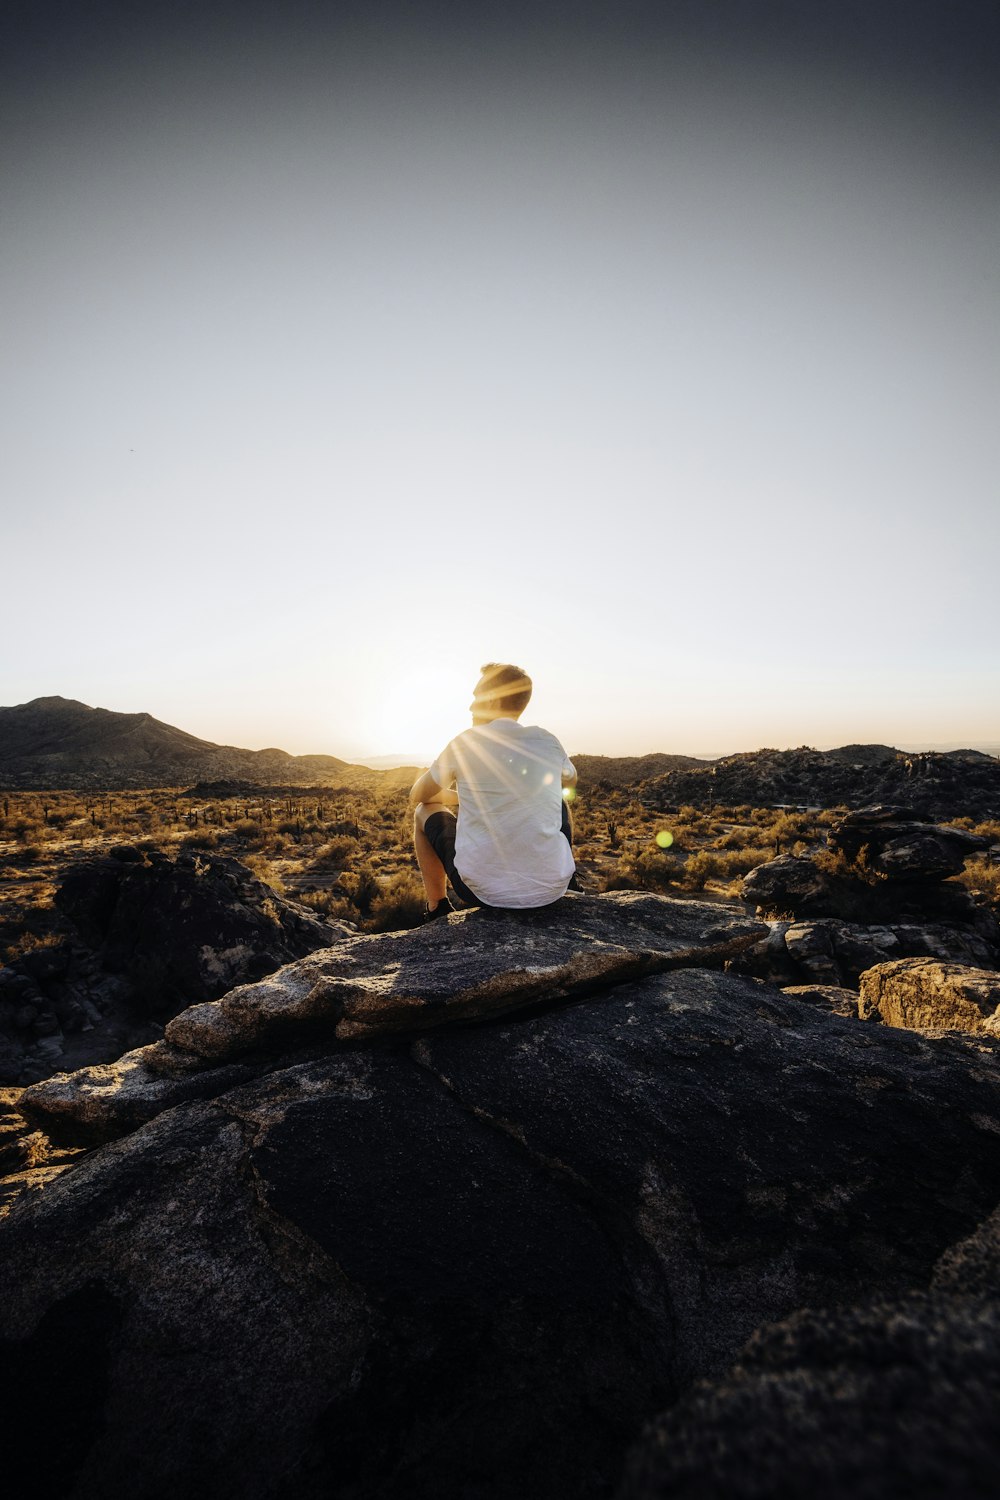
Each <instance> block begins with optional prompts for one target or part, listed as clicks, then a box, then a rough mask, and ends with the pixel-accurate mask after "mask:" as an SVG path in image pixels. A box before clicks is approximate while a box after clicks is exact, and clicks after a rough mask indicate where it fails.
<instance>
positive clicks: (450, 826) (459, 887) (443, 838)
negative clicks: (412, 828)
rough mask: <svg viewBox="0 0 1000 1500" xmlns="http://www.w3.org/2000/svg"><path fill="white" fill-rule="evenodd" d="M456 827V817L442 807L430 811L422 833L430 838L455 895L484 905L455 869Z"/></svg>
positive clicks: (466, 900) (475, 903)
mask: <svg viewBox="0 0 1000 1500" xmlns="http://www.w3.org/2000/svg"><path fill="white" fill-rule="evenodd" d="M457 828H458V819H457V818H456V816H455V814H454V813H453V812H449V811H448V809H447V808H445V807H443V808H442V809H441V811H440V812H436V813H431V815H430V817H429V818H428V819H427V822H426V823H425V824H424V833H425V834H426V835H427V837H428V839H429V840H430V845H431V848H432V849H433V850H434V853H435V854H436V855H437V857H438V859H439V860H440V861H441V863H442V864H443V865H444V869H445V874H446V875H447V876H448V879H449V880H450V881H451V885H452V889H453V890H454V892H455V894H456V896H460V897H461V898H462V900H463V901H464V902H465V904H466V905H467V906H484V905H485V902H483V901H480V899H479V897H478V896H477V895H476V893H475V891H472V890H470V889H469V887H468V886H467V885H466V883H465V881H464V880H463V879H462V877H461V875H460V874H459V873H458V871H457V870H456V869H455V832H456V830H457Z"/></svg>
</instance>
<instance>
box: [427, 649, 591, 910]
mask: <svg viewBox="0 0 1000 1500" xmlns="http://www.w3.org/2000/svg"><path fill="white" fill-rule="evenodd" d="M530 697H531V678H530V677H528V675H527V674H526V673H525V672H524V671H522V669H521V668H520V667H514V666H510V665H508V664H505V663H498V662H489V663H488V664H487V665H486V666H484V667H483V669H482V676H481V677H480V679H479V681H478V682H477V684H476V688H475V692H474V694H473V699H472V702H471V704H470V705H469V707H470V710H471V713H472V728H471V729H466V730H464V731H463V732H462V733H461V734H459V735H457V736H456V737H455V739H453V740H451V741H450V743H449V744H448V745H447V746H446V748H445V749H444V750H443V751H442V752H441V754H440V755H439V756H438V757H437V759H436V760H435V761H434V763H433V765H432V766H431V767H430V769H429V770H427V771H425V772H424V773H423V775H422V776H419V777H418V778H417V780H416V781H415V782H414V785H413V791H412V792H411V794H410V795H411V798H412V800H413V801H415V802H416V803H417V809H416V813H415V815H414V820H413V840H414V846H415V849H416V855H417V863H418V865H419V866H420V874H421V877H422V878H423V882H424V890H425V892H426V895H427V905H426V907H425V910H424V918H425V920H427V921H429V920H431V919H433V918H435V917H442V916H446V915H447V913H448V912H449V911H452V910H453V908H452V906H451V904H450V902H449V901H448V896H447V884H448V881H449V880H450V881H451V884H452V888H453V890H454V891H455V892H456V893H457V894H458V895H459V896H460V897H461V898H462V900H463V902H466V903H467V904H468V905H470V906H500V907H509V908H515V909H520V910H524V909H529V908H532V907H538V906H549V905H551V903H552V902H553V901H558V900H559V898H560V897H561V896H564V895H565V894H566V890H567V887H568V886H569V884H570V881H571V880H572V879H573V875H574V871H575V868H576V866H575V863H574V860H573V850H572V830H571V824H570V817H569V809H568V808H567V806H566V802H565V800H564V797H563V787H564V786H565V787H572V786H575V785H576V770H575V768H574V766H573V763H572V761H571V760H570V759H569V758H568V756H567V754H566V752H565V750H564V749H563V747H562V745H560V743H559V741H558V740H557V739H556V737H555V735H552V734H549V732H548V730H546V729H540V728H538V727H537V725H524V724H520V723H518V720H519V719H520V717H521V715H522V713H523V712H524V710H525V709H526V708H527V706H528V700H529V699H530ZM456 809H457V816H456V811H455V810H456Z"/></svg>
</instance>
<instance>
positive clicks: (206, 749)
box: [0, 697, 379, 790]
mask: <svg viewBox="0 0 1000 1500" xmlns="http://www.w3.org/2000/svg"><path fill="white" fill-rule="evenodd" d="M377 779H379V777H378V773H377V772H374V771H371V770H368V769H366V768H365V767H361V766H352V765H350V764H349V763H348V762H347V761H343V760H338V758H337V757H336V756H334V755H289V754H288V752H287V751H285V750H275V749H268V750H241V749H238V748H237V747H236V746H234V745H214V744H212V743H211V741H209V740H200V739H198V738H197V737H196V736H195V735H193V734H187V733H186V732H185V731H184V730H183V729H177V728H176V727H175V726H174V725H173V724H164V723H162V722H161V720H159V719H154V718H153V716H152V714H120V713H114V712H113V711H112V710H110V709H107V708H90V707H88V705H87V704H86V703H78V702H77V701H76V700H75V699H73V698H59V697H51V698H35V699H33V700H32V701H31V702H30V703H21V704H19V705H18V706H17V707H14V708H0V786H3V787H5V788H7V789H8V790H17V789H24V790H42V789H44V788H56V787H66V788H69V787H93V788H97V787H100V788H102V789H108V790H112V789H116V788H123V787H155V786H185V785H188V784H189V783H191V782H195V781H203V782H204V781H241V782H250V783H253V784H255V785H258V786H260V785H265V786H275V785H291V784H294V785H296V786H329V785H335V786H355V785H357V786H362V785H370V784H373V783H374V782H375V781H376V780H377Z"/></svg>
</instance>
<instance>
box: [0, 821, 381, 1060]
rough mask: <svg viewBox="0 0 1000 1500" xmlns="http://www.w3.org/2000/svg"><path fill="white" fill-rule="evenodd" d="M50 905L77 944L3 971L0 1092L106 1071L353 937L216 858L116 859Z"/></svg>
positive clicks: (128, 853) (84, 867) (79, 871)
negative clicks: (127, 1051)
mask: <svg viewBox="0 0 1000 1500" xmlns="http://www.w3.org/2000/svg"><path fill="white" fill-rule="evenodd" d="M55 899H56V905H57V906H58V908H59V909H60V911H61V912H62V913H63V915H64V916H65V917H66V918H67V920H68V921H69V923H71V924H72V926H73V928H75V929H76V936H75V939H71V940H67V941H64V942H60V943H58V944H56V945H55V946H51V947H42V948H38V949H35V950H34V951H32V952H29V953H27V954H25V955H24V956H23V957H21V958H18V959H16V960H15V961H14V962H13V963H12V964H10V965H9V966H8V967H6V968H2V969H0V1082H3V1081H6V1082H10V1083H14V1082H21V1083H30V1082H33V1081H35V1080H37V1079H39V1078H44V1077H48V1076H49V1075H50V1074H51V1073H52V1072H53V1071H54V1069H55V1068H57V1067H58V1066H59V1065H60V1061H61V1060H62V1059H64V1058H66V1057H67V1056H69V1057H70V1058H72V1059H73V1060H74V1062H75V1063H76V1064H77V1065H79V1064H81V1063H83V1062H89V1061H91V1060H93V1061H95V1062H105V1061H110V1060H112V1059H113V1058H115V1057H117V1056H119V1055H120V1054H121V1052H122V1051H123V1048H124V1047H129V1048H133V1047H135V1046H136V1045H137V1044H139V1043H142V1042H149V1041H151V1040H152V1039H153V1037H154V1036H156V1035H157V1034H158V1033H159V1030H160V1028H159V1027H157V1026H155V1025H151V1024H150V1022H162V1021H164V1020H165V1019H166V1018H167V1017H169V1016H170V1015H172V1014H173V1013H174V1012H175V1011H177V1010H178V1009H180V1008H182V1007H184V1006H186V1005H188V1004H190V1003H191V1002H192V1001H197V1000H208V999H213V998H215V997H216V996H219V995H222V994H224V993H225V992H226V991H227V990H230V989H232V987H233V986H234V985H237V984H241V983H243V982H244V981H246V980H250V979H254V978H260V977H261V976H263V975H265V974H268V973H271V972H272V971H273V970H274V969H277V968H278V967H280V965H282V964H285V963H287V962H289V960H291V959H295V958H299V957H301V956H302V955H303V954H306V953H311V952H313V951H314V950H315V949H317V948H325V947H328V946H329V945H330V944H331V943H334V942H336V941H337V940H338V939H339V938H341V937H343V936H345V935H346V934H348V933H350V932H352V931H353V929H352V928H351V927H350V925H349V924H347V923H343V922H332V923H331V922H321V921H318V920H317V919H316V917H315V916H313V914H312V913H311V912H310V911H309V910H308V909H307V908H306V907H303V906H299V905H297V904H295V903H294V902H291V901H287V900H285V899H284V898H283V897H281V896H278V895H277V894H276V893H275V892H274V891H273V890H271V888H270V887H269V886H266V885H264V884H263V882H261V881H259V880H257V879H256V877H255V876H254V875H252V874H251V872H250V871H249V870H248V869H247V868H246V866H245V865H242V864H240V863H239V861H238V860H234V859H226V858H223V857H221V856H219V855H216V854H202V853H198V854H182V855H180V856H179V857H178V858H177V859H176V860H171V859H168V858H167V857H166V856H165V855H163V854H159V853H157V852H156V851H151V852H149V853H145V854H144V853H142V852H140V851H139V850H137V849H128V848H124V849H120V850H118V851H117V857H113V858H108V859H102V860H95V861H88V862H85V863H81V864H80V865H78V866H77V867H76V868H75V869H74V870H72V871H71V872H70V874H69V875H68V876H67V878H66V880H65V881H64V882H63V884H62V886H61V887H60V888H59V890H58V891H57V892H56V898H55ZM63 1065H64V1066H65V1063H63Z"/></svg>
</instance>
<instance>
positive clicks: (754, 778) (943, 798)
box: [645, 745, 1000, 818]
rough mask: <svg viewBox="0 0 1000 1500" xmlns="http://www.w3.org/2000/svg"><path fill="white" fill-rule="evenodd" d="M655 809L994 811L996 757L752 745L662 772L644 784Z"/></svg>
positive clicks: (998, 801)
mask: <svg viewBox="0 0 1000 1500" xmlns="http://www.w3.org/2000/svg"><path fill="white" fill-rule="evenodd" d="M645 795H646V798H647V800H648V801H649V803H650V804H651V805H652V806H654V807H658V808H664V809H666V808H668V807H678V806H680V805H681V804H683V803H687V804H689V805H691V806H692V807H711V806H714V805H718V804H722V805H724V806H729V807H739V806H751V807H776V806H802V807H867V806H871V805H873V804H875V803H897V804H898V803H902V804H904V805H905V806H907V807H910V808H912V809H913V810H914V811H915V812H918V813H920V815H921V816H923V817H930V818H954V817H961V816H970V817H996V816H998V815H1000V761H998V760H995V759H994V758H993V757H992V756H989V755H984V754H983V753H981V752H980V751H977V750H953V751H949V752H947V753H940V752H927V753H925V754H919V755H918V754H908V753H907V752H906V751H903V750H894V749H892V748H891V746H887V745H846V746H844V747H843V748H841V749H838V750H812V749H810V748H809V747H808V746H803V747H802V748H801V749H799V750H754V751H750V752H748V753H745V754H740V755H727V756H725V757H724V758H723V759H722V760H717V761H714V762H713V763H712V764H711V765H707V766H701V767H694V768H689V769H678V770H672V771H668V772H667V773H666V774H665V775H663V776H658V777H655V778H654V779H653V780H652V781H651V782H650V783H649V784H648V786H647V787H646V792H645Z"/></svg>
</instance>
